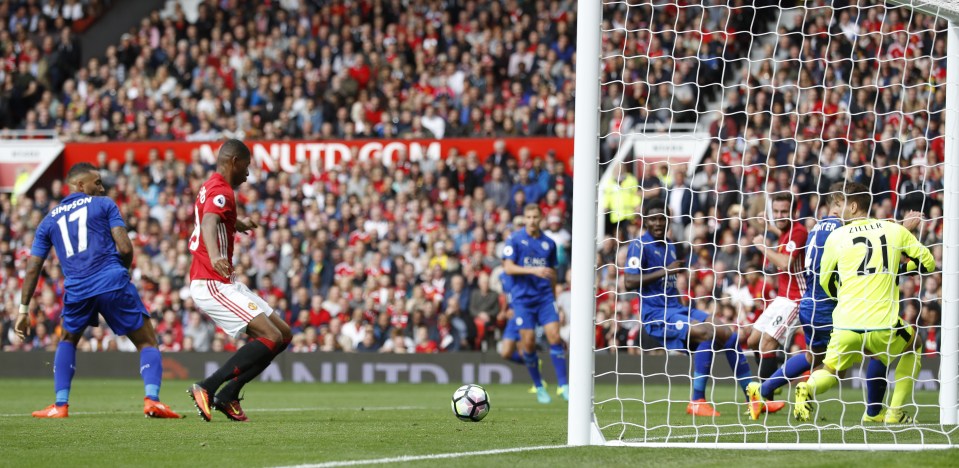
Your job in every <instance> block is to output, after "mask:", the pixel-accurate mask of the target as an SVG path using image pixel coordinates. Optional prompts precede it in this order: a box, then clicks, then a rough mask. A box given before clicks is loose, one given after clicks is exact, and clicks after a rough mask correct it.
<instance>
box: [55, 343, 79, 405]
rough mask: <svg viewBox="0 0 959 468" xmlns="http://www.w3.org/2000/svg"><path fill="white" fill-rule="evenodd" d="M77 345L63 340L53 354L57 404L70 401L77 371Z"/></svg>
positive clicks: (64, 403)
mask: <svg viewBox="0 0 959 468" xmlns="http://www.w3.org/2000/svg"><path fill="white" fill-rule="evenodd" d="M76 364H77V347H76V346H75V345H74V344H73V343H71V342H69V341H61V342H60V344H58V345H57V352H56V354H55V355H54V356H53V389H54V390H55V391H56V392H57V402H56V403H57V406H63V405H66V404H67V403H68V402H69V401H70V383H71V382H73V374H74V373H75V372H76Z"/></svg>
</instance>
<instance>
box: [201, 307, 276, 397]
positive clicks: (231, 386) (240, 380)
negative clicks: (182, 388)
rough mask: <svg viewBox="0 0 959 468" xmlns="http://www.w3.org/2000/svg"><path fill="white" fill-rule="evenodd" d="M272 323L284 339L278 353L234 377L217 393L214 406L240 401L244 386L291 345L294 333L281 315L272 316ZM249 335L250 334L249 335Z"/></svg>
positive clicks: (270, 316)
mask: <svg viewBox="0 0 959 468" xmlns="http://www.w3.org/2000/svg"><path fill="white" fill-rule="evenodd" d="M269 318H270V322H272V323H273V325H274V326H275V327H276V328H277V330H279V331H280V335H281V336H282V338H281V339H280V340H281V341H280V345H279V346H278V347H277V349H276V352H275V353H274V354H273V356H272V357H270V359H269V360H265V361H262V362H260V363H258V364H257V365H256V366H253V367H251V368H249V369H247V370H246V371H244V372H243V373H242V374H240V375H238V376H237V377H234V378H232V379H230V380H229V381H227V382H226V384H224V385H223V387H222V388H220V391H219V392H217V394H216V396H214V397H213V403H214V406H218V407H219V406H220V405H219V403H223V404H228V403H229V402H233V401H238V400H239V396H240V390H242V389H243V386H244V385H246V384H247V383H249V382H251V381H252V380H253V379H255V378H256V377H257V376H258V375H260V374H261V373H263V371H264V370H266V368H267V367H269V366H270V364H271V363H272V362H273V360H274V359H276V357H277V356H279V355H280V353H282V352H283V351H284V350H285V349H286V348H287V346H289V344H290V340H291V339H292V336H293V332H292V331H291V330H290V326H289V325H287V323H286V322H284V321H283V319H281V318H280V316H279V314H270V315H269ZM248 334H249V333H248ZM250 336H251V337H253V338H256V337H255V336H254V335H253V334H250Z"/></svg>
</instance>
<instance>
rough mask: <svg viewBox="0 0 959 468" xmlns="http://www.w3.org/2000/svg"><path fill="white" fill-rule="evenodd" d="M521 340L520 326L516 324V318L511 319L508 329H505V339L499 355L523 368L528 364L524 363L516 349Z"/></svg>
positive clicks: (501, 341)
mask: <svg viewBox="0 0 959 468" xmlns="http://www.w3.org/2000/svg"><path fill="white" fill-rule="evenodd" d="M519 339H520V338H519V325H517V324H516V319H515V318H514V317H510V318H509V320H507V321H506V327H505V328H503V338H502V339H501V340H500V349H499V355H500V357H502V358H503V359H505V360H507V361H510V362H514V363H516V364H519V365H521V366H522V365H526V362H525V361H523V357H522V356H521V355H520V353H519V351H518V350H517V349H516V342H517V341H519Z"/></svg>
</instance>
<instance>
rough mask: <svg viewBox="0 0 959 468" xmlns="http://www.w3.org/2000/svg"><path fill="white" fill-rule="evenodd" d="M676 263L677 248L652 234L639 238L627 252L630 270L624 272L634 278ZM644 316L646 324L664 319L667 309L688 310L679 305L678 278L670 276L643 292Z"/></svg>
mask: <svg viewBox="0 0 959 468" xmlns="http://www.w3.org/2000/svg"><path fill="white" fill-rule="evenodd" d="M674 261H676V246H674V245H673V244H670V243H669V242H666V241H665V240H656V239H653V236H651V235H649V233H644V234H643V235H642V236H641V237H640V238H639V239H634V240H633V241H632V242H630V243H629V249H628V250H627V251H626V268H625V270H624V272H625V273H626V274H630V275H638V274H641V273H652V272H655V271H656V270H660V269H663V268H666V266H667V265H669V264H670V263H673V262H674ZM639 294H640V296H642V297H641V298H640V309H641V311H640V313H641V315H642V319H643V322H651V321H654V320H663V317H664V314H665V311H666V309H676V308H686V306H684V305H683V304H682V303H681V302H679V291H678V290H677V289H676V277H675V276H671V275H667V276H664V277H662V278H660V279H658V280H656V281H653V282H652V283H649V284H644V285H643V287H641V288H640V289H639Z"/></svg>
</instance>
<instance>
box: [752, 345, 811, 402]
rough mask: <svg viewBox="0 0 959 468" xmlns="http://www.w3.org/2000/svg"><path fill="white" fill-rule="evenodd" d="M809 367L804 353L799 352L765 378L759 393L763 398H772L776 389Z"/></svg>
mask: <svg viewBox="0 0 959 468" xmlns="http://www.w3.org/2000/svg"><path fill="white" fill-rule="evenodd" d="M809 368H810V364H809V361H807V360H806V354H805V353H799V354H797V355H795V356H793V357H791V358H789V360H788V361H786V364H784V365H783V366H782V367H780V368H779V369H777V370H776V372H774V373H773V375H772V376H771V377H769V378H768V379H766V381H765V382H763V387H762V390H760V391H759V393H760V394H761V395H762V396H763V398H765V399H767V400H772V399H773V395H775V393H776V389H777V388H779V387H782V386H783V385H786V384H788V383H789V381H790V380H791V379H795V378H796V377H799V376H800V375H803V372H806V371H808V370H809Z"/></svg>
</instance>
